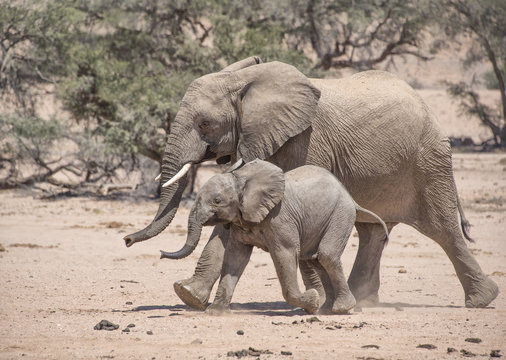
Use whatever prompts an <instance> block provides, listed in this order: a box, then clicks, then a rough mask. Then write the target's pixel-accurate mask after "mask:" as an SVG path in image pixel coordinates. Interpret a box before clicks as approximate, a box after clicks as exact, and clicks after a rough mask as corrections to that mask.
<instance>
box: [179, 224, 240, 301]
mask: <svg viewBox="0 0 506 360" xmlns="http://www.w3.org/2000/svg"><path fill="white" fill-rule="evenodd" d="M229 233H230V231H229V230H227V229H225V228H224V227H223V226H222V225H217V226H216V227H215V228H214V230H213V233H212V234H211V237H210V238H209V241H208V242H207V244H206V246H205V248H204V250H203V251H202V254H201V255H200V258H199V261H198V263H197V267H196V268H195V272H194V274H193V276H192V277H191V278H189V279H185V280H179V281H176V282H175V283H174V290H175V291H176V294H177V296H179V298H180V299H181V300H182V301H183V302H184V303H185V304H186V305H188V306H190V307H192V308H194V309H198V310H205V309H206V306H207V302H208V301H209V295H210V294H211V290H212V288H213V285H214V283H215V282H216V280H218V278H219V277H220V273H221V268H222V264H223V256H224V254H225V248H226V246H227V243H228V238H229Z"/></svg>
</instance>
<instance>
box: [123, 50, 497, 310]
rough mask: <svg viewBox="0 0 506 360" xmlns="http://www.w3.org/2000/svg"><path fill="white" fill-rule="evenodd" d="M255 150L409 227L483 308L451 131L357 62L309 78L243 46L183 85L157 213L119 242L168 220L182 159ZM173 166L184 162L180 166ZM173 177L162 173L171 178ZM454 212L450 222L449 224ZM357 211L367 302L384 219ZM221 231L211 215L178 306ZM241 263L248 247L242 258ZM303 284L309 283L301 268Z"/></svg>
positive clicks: (180, 184) (221, 240) (204, 297)
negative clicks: (327, 177)
mask: <svg viewBox="0 0 506 360" xmlns="http://www.w3.org/2000/svg"><path fill="white" fill-rule="evenodd" d="M236 158H242V159H243V160H244V161H246V162H249V161H252V160H254V159H255V158H259V159H265V160H267V161H270V162H272V163H274V164H275V165H277V166H279V167H280V168H282V169H283V171H288V170H291V169H294V168H297V167H299V166H301V165H305V164H310V165H317V166H320V167H323V168H326V169H328V170H330V171H331V172H332V173H334V174H335V175H336V176H337V177H338V178H339V180H341V182H342V183H343V184H344V185H345V187H346V188H347V189H348V191H349V192H350V194H351V195H352V196H353V198H354V199H355V201H356V202H357V203H358V204H359V205H360V206H362V207H364V208H367V209H370V210H372V211H373V212H375V213H376V214H378V215H379V216H380V217H381V218H382V219H384V220H385V222H386V223H387V224H388V228H389V230H391V229H392V228H393V227H394V226H395V225H396V224H398V223H405V224H408V225H411V226H413V227H414V228H416V229H417V230H419V231H420V232H421V233H423V234H425V235H427V236H428V237H430V238H432V239H433V240H434V241H436V242H437V243H438V244H439V245H440V246H441V247H442V248H443V249H444V251H445V252H446V254H447V255H448V257H449V258H450V260H451V262H452V263H453V266H454V268H455V271H456V273H457V276H458V278H459V280H460V282H461V284H462V286H463V288H464V293H465V304H466V306H467V307H485V306H487V305H488V304H489V303H490V302H491V301H492V300H493V299H494V298H495V297H496V296H497V294H498V288H497V285H496V284H495V283H494V282H493V281H492V280H491V279H490V278H488V277H487V276H486V275H485V274H484V273H483V271H482V270H481V268H480V266H479V265H478V263H477V262H476V260H475V259H474V257H473V256H472V255H471V253H470V252H469V250H468V248H467V245H466V243H465V240H464V237H466V238H467V239H469V240H470V238H469V236H468V235H467V233H466V226H467V225H468V223H467V220H466V219H465V217H464V214H463V211H462V208H461V206H460V203H459V199H458V194H457V190H456V186H455V181H454V178H453V170H452V160H451V149H450V143H449V140H448V139H447V138H446V137H444V136H443V134H442V133H441V129H440V128H439V126H438V124H437V121H436V119H435V116H434V115H433V114H432V112H431V111H430V110H429V109H428V107H427V105H426V104H425V103H424V102H423V100H422V99H421V98H420V97H419V96H418V95H417V94H416V93H415V91H414V90H413V89H412V88H411V87H409V85H407V84H406V83H405V82H403V81H401V80H399V79H397V78H396V77H394V76H392V75H391V74H389V73H387V72H382V71H366V72H361V73H358V74H355V75H353V76H351V77H348V78H344V79H340V80H324V79H308V78H306V77H305V76H304V75H303V74H302V73H300V72H299V71H298V70H297V69H295V68H294V67H293V66H290V65H287V64H284V63H280V62H269V63H261V61H260V59H259V58H257V57H251V58H247V59H244V60H242V61H239V62H237V63H235V64H232V65H230V66H228V67H226V68H225V69H223V70H222V71H220V72H218V73H213V74H209V75H205V76H203V77H201V78H199V79H196V80H195V81H193V82H192V84H191V85H190V86H189V88H188V90H187V92H186V94H185V96H184V98H183V100H182V102H181V106H180V109H179V111H178V114H177V116H176V119H175V121H174V124H173V126H172V131H171V134H170V135H169V137H168V140H167V146H166V148H165V154H164V157H163V163H162V174H161V179H162V182H163V183H164V185H166V186H165V187H164V188H163V189H162V193H161V200H160V206H159V209H158V212H157V214H156V216H155V218H154V220H153V222H152V223H151V224H149V225H148V226H147V227H146V228H145V229H143V230H141V231H139V232H136V233H134V234H131V235H128V236H126V237H125V238H124V239H125V243H126V245H127V246H131V245H132V244H134V243H136V242H139V241H143V240H146V239H149V238H151V237H153V236H155V235H157V234H159V233H160V232H161V231H162V230H164V229H165V228H166V227H167V226H168V225H169V223H170V222H171V221H172V219H173V217H174V215H175V213H176V210H177V207H178V205H179V202H180V200H181V195H182V192H183V190H184V188H185V186H186V184H187V176H186V174H184V172H185V171H187V170H188V168H189V166H190V165H189V164H196V163H200V162H202V161H204V160H209V159H216V161H217V162H218V163H226V162H228V161H231V160H232V161H233V160H235V159H236ZM181 169H182V170H181ZM169 179H172V180H169ZM459 213H460V223H461V224H460V225H459ZM368 219H369V218H364V217H361V216H360V215H359V216H358V217H357V223H356V228H357V231H358V234H359V248H358V253H357V257H356V259H355V263H354V265H353V268H352V271H351V274H350V277H349V279H348V283H349V287H350V289H351V291H352V292H353V294H354V296H355V298H356V299H357V301H358V302H359V303H362V304H364V303H372V304H374V303H377V302H378V301H379V299H378V289H379V285H380V280H379V267H380V259H381V254H382V250H383V245H384V244H383V241H382V239H383V238H384V235H385V234H384V230H383V228H382V227H381V225H379V224H375V223H370V222H368ZM227 240H228V230H226V229H224V228H223V227H222V226H217V227H216V228H215V229H214V231H213V233H212V235H211V238H210V240H209V242H208V243H207V245H206V247H205V248H204V251H203V252H202V255H201V256H200V259H199V261H198V264H197V267H196V269H195V273H194V275H193V276H192V277H191V278H189V279H186V280H182V281H178V282H176V283H175V284H174V288H175V290H176V293H177V294H178V296H179V297H180V298H181V299H182V300H183V301H184V302H185V303H186V304H188V305H190V306H192V307H195V308H199V309H205V307H206V304H207V302H208V299H209V294H210V292H211V289H212V287H213V285H214V283H215V282H216V280H217V279H218V277H219V276H220V271H221V267H222V261H223V254H224V248H225V245H226V243H227ZM241 260H242V261H243V262H244V266H245V265H246V263H247V262H248V261H249V256H247V257H245V258H243V259H241ZM301 270H303V271H302V273H303V278H304V281H305V283H306V286H307V287H319V286H321V284H319V283H318V278H317V277H316V276H314V275H315V274H313V273H311V271H310V269H304V268H303V269H301Z"/></svg>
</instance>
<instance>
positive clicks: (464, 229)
mask: <svg viewBox="0 0 506 360" xmlns="http://www.w3.org/2000/svg"><path fill="white" fill-rule="evenodd" d="M457 208H458V209H459V216H460V226H461V227H462V233H463V234H464V237H465V238H466V239H467V241H469V242H472V243H474V242H475V241H474V239H473V238H472V237H471V236H470V235H469V230H470V229H471V223H470V222H469V221H468V220H467V219H466V216H465V215H464V209H462V205H461V204H460V197H459V194H457Z"/></svg>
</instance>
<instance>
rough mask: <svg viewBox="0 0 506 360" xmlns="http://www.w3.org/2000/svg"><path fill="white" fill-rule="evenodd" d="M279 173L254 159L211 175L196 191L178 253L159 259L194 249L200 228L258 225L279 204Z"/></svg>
mask: <svg viewBox="0 0 506 360" xmlns="http://www.w3.org/2000/svg"><path fill="white" fill-rule="evenodd" d="M284 191H285V178H284V174H283V171H282V170H281V169H280V168H279V167H277V166H276V165H273V164H271V163H269V162H267V161H262V160H254V161H252V162H250V163H247V164H246V165H244V166H243V167H241V168H239V169H237V170H233V171H228V172H226V173H224V174H220V175H215V176H214V177H212V178H211V179H210V180H209V181H208V182H206V183H205V184H204V186H203V187H202V189H201V190H200V191H199V193H198V195H197V198H196V200H195V203H194V205H193V207H192V209H191V211H190V216H189V218H188V237H187V239H186V244H185V245H184V246H183V248H182V249H181V250H179V251H176V252H173V253H169V252H165V251H162V252H161V253H162V256H161V257H162V258H169V259H181V258H184V257H186V256H188V255H190V254H191V253H192V252H193V250H194V249H195V248H196V247H197V244H198V241H199V239H200V233H201V231H202V226H206V225H217V224H230V223H232V224H236V225H239V226H241V227H248V226H251V225H255V224H258V223H260V222H262V221H263V220H264V219H265V218H266V216H267V215H268V214H269V212H270V211H271V210H272V209H273V208H274V207H275V206H276V205H277V204H278V203H279V202H280V201H281V199H282V198H283V194H284Z"/></svg>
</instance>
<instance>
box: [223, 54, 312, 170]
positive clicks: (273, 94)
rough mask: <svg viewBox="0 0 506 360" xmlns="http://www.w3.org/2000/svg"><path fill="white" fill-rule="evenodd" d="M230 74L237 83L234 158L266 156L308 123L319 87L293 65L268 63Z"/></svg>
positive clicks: (248, 158) (309, 122) (262, 157)
mask: <svg viewBox="0 0 506 360" xmlns="http://www.w3.org/2000/svg"><path fill="white" fill-rule="evenodd" d="M233 75H234V76H236V81H237V82H238V83H239V84H241V89H239V99H238V111H239V114H240V132H239V133H240V135H239V144H238V148H237V157H238V158H243V159H244V161H246V162H249V161H251V160H253V159H256V158H259V159H266V158H268V157H269V156H271V155H273V154H274V153H275V152H276V151H277V150H278V149H279V148H280V147H281V146H283V144H284V143H285V142H286V141H288V140H289V139H290V138H292V137H294V136H295V135H298V134H300V133H301V132H302V131H304V130H306V129H307V128H308V127H309V126H311V121H312V119H313V118H314V116H315V114H316V109H317V104H318V100H319V98H320V90H318V89H316V88H315V87H314V86H313V84H311V82H310V81H309V79H308V78H307V77H306V76H304V75H303V74H302V73H301V72H300V71H298V70H297V69H296V68H295V67H293V66H291V65H288V64H284V63H281V62H269V63H264V64H259V65H256V66H252V67H247V68H245V69H242V70H239V71H236V72H235V73H234V74H233Z"/></svg>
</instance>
